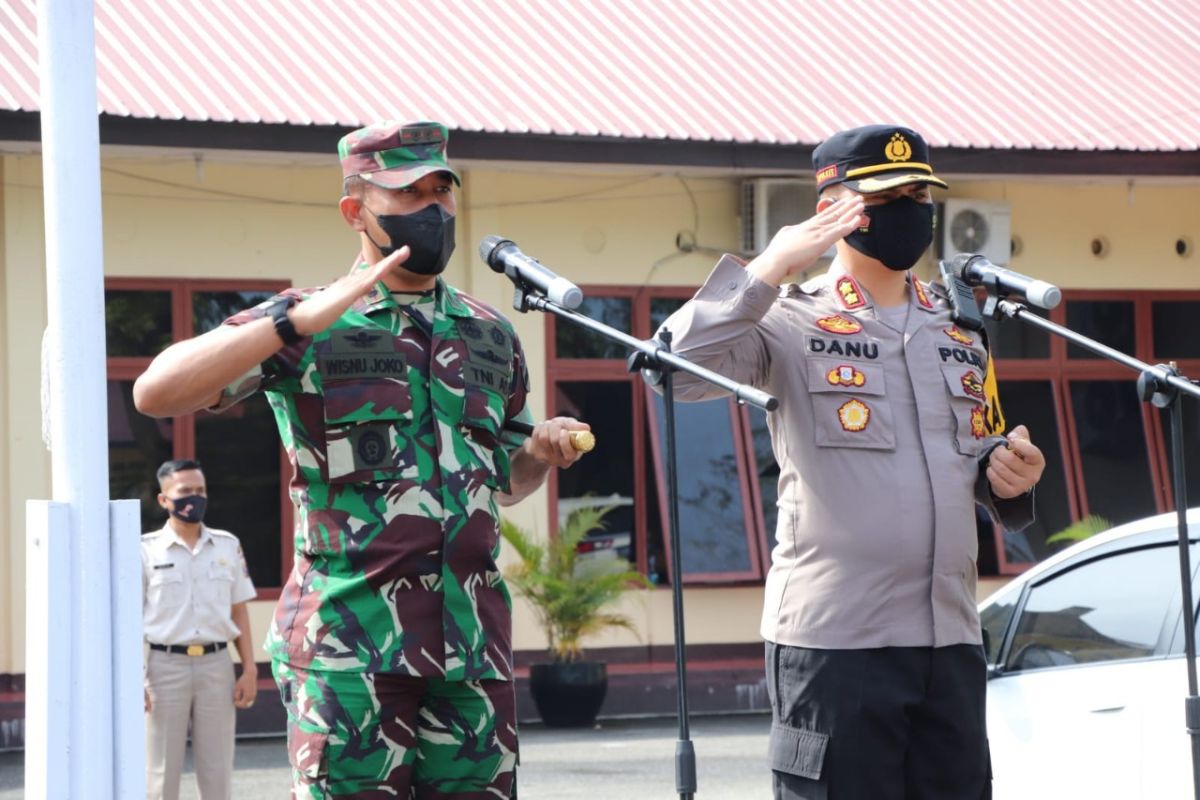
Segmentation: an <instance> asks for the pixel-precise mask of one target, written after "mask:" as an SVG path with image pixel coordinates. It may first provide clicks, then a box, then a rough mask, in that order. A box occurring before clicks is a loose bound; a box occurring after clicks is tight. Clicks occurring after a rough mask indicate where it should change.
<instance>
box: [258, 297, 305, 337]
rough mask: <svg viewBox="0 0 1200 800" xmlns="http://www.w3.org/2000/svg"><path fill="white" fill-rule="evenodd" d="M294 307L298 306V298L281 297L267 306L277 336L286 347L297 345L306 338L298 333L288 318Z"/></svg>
mask: <svg viewBox="0 0 1200 800" xmlns="http://www.w3.org/2000/svg"><path fill="white" fill-rule="evenodd" d="M294 305H296V298H294V297H280V298H279V299H278V300H276V301H274V302H273V303H271V305H269V306H267V313H268V314H269V315H270V316H271V320H272V321H273V322H274V323H275V334H276V335H277V336H278V337H279V338H280V339H282V340H283V343H284V345H293V344H296V342H299V341H300V340H301V339H303V338H304V337H302V336H301V335H300V334H298V333H296V326H295V325H293V324H292V320H291V319H290V318H289V317H288V310H289V309H290V308H291V307H292V306H294Z"/></svg>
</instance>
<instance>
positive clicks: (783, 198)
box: [741, 178, 834, 258]
mask: <svg viewBox="0 0 1200 800" xmlns="http://www.w3.org/2000/svg"><path fill="white" fill-rule="evenodd" d="M815 213H817V189H816V185H815V184H814V183H813V182H812V181H810V180H804V179H801V178H753V179H751V180H747V181H743V182H742V200H741V218H742V242H741V250H742V252H743V253H745V254H747V255H752V256H753V255H758V254H759V253H761V252H762V251H763V250H765V249H766V247H767V245H768V244H769V243H770V241H771V237H772V236H774V235H775V233H776V232H777V231H778V230H779V229H780V228H782V227H783V226H784V225H795V224H797V223H799V222H803V221H804V220H806V219H808V218H809V217H811V216H812V215H813V214H815ZM833 253H834V250H833V248H831V249H830V250H829V252H827V253H826V254H825V255H826V256H828V257H830V258H832V257H833Z"/></svg>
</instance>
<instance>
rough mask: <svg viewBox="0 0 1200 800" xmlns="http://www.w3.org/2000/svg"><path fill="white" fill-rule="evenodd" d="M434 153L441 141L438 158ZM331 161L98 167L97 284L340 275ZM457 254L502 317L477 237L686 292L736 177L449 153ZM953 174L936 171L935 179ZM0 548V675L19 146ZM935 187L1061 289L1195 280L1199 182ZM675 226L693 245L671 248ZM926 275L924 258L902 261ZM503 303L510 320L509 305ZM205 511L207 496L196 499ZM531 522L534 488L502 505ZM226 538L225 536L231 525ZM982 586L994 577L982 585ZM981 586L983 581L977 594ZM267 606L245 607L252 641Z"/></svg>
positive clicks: (2, 408)
mask: <svg viewBox="0 0 1200 800" xmlns="http://www.w3.org/2000/svg"><path fill="white" fill-rule="evenodd" d="M451 152H453V150H451ZM332 161H333V159H332V158H330V159H327V160H326V159H321V160H319V161H318V160H316V159H312V158H308V157H298V158H296V159H294V160H288V159H285V158H284V157H279V158H278V159H270V160H267V159H264V158H261V157H260V158H258V159H257V160H254V161H252V160H249V159H244V160H240V161H239V160H237V157H236V156H224V157H220V158H218V157H212V156H206V157H205V158H204V159H203V160H201V161H199V162H197V161H196V160H195V159H194V158H193V157H192V156H191V155H190V154H188V155H187V156H186V157H181V158H176V157H165V156H163V155H161V154H158V153H136V152H129V151H124V152H119V153H109V154H107V155H106V157H105V159H104V163H103V167H104V172H103V191H104V241H105V270H106V274H107V275H109V276H137V277H156V278H163V277H172V276H178V277H192V278H213V277H220V278H277V279H286V280H290V281H291V282H292V283H293V284H294V285H297V286H311V285H319V284H322V283H326V282H328V281H329V280H331V279H333V278H335V277H337V276H338V275H340V274H342V273H343V272H344V271H345V270H346V268H347V267H348V266H349V265H350V263H351V260H352V259H353V257H354V256H355V254H356V252H357V243H356V240H355V239H354V237H353V235H352V234H351V233H350V232H349V231H348V229H347V228H346V227H345V225H344V223H343V221H342V220H341V217H340V215H339V214H338V212H337V209H336V201H337V196H338V192H339V173H338V170H337V169H336V166H331V164H332ZM459 166H460V167H462V168H463V169H462V170H461V171H462V174H463V177H464V183H465V185H464V187H463V188H462V190H461V191H460V194H459V206H460V210H459V219H458V249H457V251H456V253H455V256H454V259H453V261H452V263H451V266H450V268H449V270H448V273H447V277H448V279H449V280H450V281H451V282H452V283H454V284H455V285H457V286H460V287H461V288H463V289H465V290H467V291H469V292H471V293H472V294H474V295H476V296H477V297H479V298H481V299H483V300H485V301H487V302H490V303H492V304H493V305H495V306H497V307H499V308H501V309H502V310H507V309H510V308H511V287H510V285H509V284H508V282H507V280H506V279H504V278H503V277H501V276H498V275H496V274H494V273H492V272H491V271H490V270H488V269H487V267H486V266H485V265H483V264H482V263H481V262H480V260H479V258H478V256H477V248H478V243H479V241H480V239H482V238H483V236H485V235H487V234H491V233H497V234H503V235H504V236H507V237H508V238H511V239H513V240H514V241H516V242H517V243H518V245H519V246H520V247H521V248H522V249H523V250H524V251H525V252H527V253H529V254H530V255H533V256H535V257H537V258H539V259H541V260H542V261H543V262H544V263H546V264H547V265H548V266H550V267H551V268H553V269H554V270H556V271H558V272H559V273H561V274H563V275H566V276H567V277H569V278H571V279H572V280H574V281H575V282H576V283H579V284H582V285H605V284H608V285H641V284H653V285H672V286H679V285H687V286H696V285H698V284H699V283H700V282H701V281H702V280H703V279H704V276H705V275H706V274H707V272H708V270H709V268H710V266H711V264H712V263H713V261H714V260H715V255H714V254H713V253H711V252H708V251H707V249H708V248H711V249H712V250H714V251H715V250H724V249H733V248H736V246H737V230H738V227H737V224H738V219H737V212H738V208H737V200H738V192H737V186H738V181H739V177H738V176H733V175H713V174H711V173H693V174H688V175H685V176H681V175H677V174H673V173H672V174H667V173H656V172H654V171H653V170H650V169H637V170H633V169H615V168H599V167H597V168H588V167H583V166H530V165H499V164H465V165H463V164H460V165H459ZM951 177H952V176H951ZM0 178H2V179H3V184H2V186H3V191H2V192H0V220H2V221H3V227H2V228H0V304H2V306H0V307H2V308H3V309H4V321H3V331H4V333H5V337H4V344H3V345H0V520H3V521H4V522H6V523H7V524H5V525H4V526H3V528H2V529H0V552H2V553H4V554H5V557H6V560H7V564H6V565H5V567H4V568H3V569H2V570H0V576H8V577H9V580H5V581H4V585H3V587H2V588H0V620H2V621H3V624H4V630H3V631H0V674H5V673H20V672H22V671H23V669H24V655H23V641H24V627H23V620H24V607H25V589H26V587H25V582H24V577H23V574H24V526H25V509H24V504H25V500H26V499H29V498H48V497H49V496H50V492H51V488H50V477H49V476H50V471H49V457H48V453H47V452H46V450H45V447H44V446H43V445H42V443H41V441H40V408H39V394H38V387H39V381H40V369H39V361H38V359H39V348H38V342H39V341H40V332H41V331H42V330H43V329H44V327H45V315H46V312H45V305H46V300H45V288H44V274H43V272H42V264H43V263H44V244H43V236H44V234H43V229H42V222H41V220H42V197H41V192H40V188H39V187H40V184H41V163H40V160H39V159H38V158H37V157H36V156H31V155H7V156H4V157H3V158H0ZM952 183H953V185H954V195H953V196H962V197H976V198H981V199H1007V200H1009V201H1010V202H1011V203H1012V218H1013V230H1014V233H1015V234H1016V235H1018V236H1019V237H1020V238H1021V240H1022V244H1023V249H1022V252H1021V254H1020V255H1018V256H1017V257H1016V258H1015V259H1014V260H1013V262H1012V267H1013V268H1014V269H1017V270H1020V271H1026V272H1030V273H1034V274H1036V275H1038V276H1040V277H1044V278H1045V279H1047V280H1050V281H1053V282H1056V283H1059V284H1060V285H1062V286H1063V287H1065V288H1084V287H1087V288H1121V287H1129V288H1134V287H1136V288H1181V289H1182V288H1188V289H1194V288H1196V286H1197V280H1196V271H1197V268H1198V267H1200V261H1198V260H1197V259H1196V258H1195V257H1193V258H1190V259H1180V258H1178V257H1177V256H1175V255H1174V251H1173V246H1174V241H1175V240H1176V239H1177V238H1178V237H1179V236H1181V235H1186V236H1189V237H1191V239H1192V240H1193V241H1196V240H1197V238H1198V237H1200V230H1197V228H1198V227H1200V221H1198V220H1197V218H1196V216H1195V214H1194V213H1191V214H1189V213H1188V210H1189V209H1193V210H1194V209H1195V208H1196V207H1197V206H1198V205H1200V181H1190V182H1159V183H1143V182H1138V184H1137V185H1136V187H1135V188H1134V189H1132V190H1131V189H1130V188H1129V187H1128V186H1127V185H1126V184H1125V183H1124V182H1113V181H1101V182H1089V181H1084V180H1074V181H1067V180H1036V181H1035V180H1011V181H1002V182H1001V181H984V180H970V181H952ZM680 233H684V234H685V236H688V235H690V237H691V238H692V239H693V240H694V241H696V242H697V244H698V245H699V246H700V250H698V251H697V252H693V253H691V254H683V253H680V252H679V251H678V250H677V249H676V237H677V235H678V234H680ZM1099 234H1103V235H1104V236H1106V237H1107V238H1108V240H1109V243H1110V245H1111V254H1110V255H1108V256H1107V257H1106V258H1104V259H1095V258H1093V257H1092V256H1091V254H1090V252H1089V249H1088V247H1089V242H1090V240H1091V239H1092V238H1093V237H1094V236H1096V235H1099ZM921 270H922V274H923V275H925V276H926V277H932V275H933V272H934V269H933V262H932V260H927V261H926V263H924V264H923V265H922V267H921ZM513 313H514V314H515V312H513ZM514 322H515V324H516V326H517V329H518V331H519V333H520V335H521V338H522V341H523V343H524V346H525V349H526V352H527V354H528V356H529V359H530V369H531V374H532V375H533V378H534V383H535V388H534V392H533V393H532V401H531V402H532V405H533V412H534V414H535V416H537V417H539V418H540V417H541V416H542V415H543V413H544V405H545V397H546V394H545V382H544V380H540V379H539V377H540V376H543V375H544V370H545V353H546V342H545V336H544V321H543V319H542V317H541V316H540V315H536V314H529V315H515V316H514ZM213 502H214V503H219V502H220V498H219V497H218V498H213ZM509 513H510V514H511V516H512V518H513V519H514V521H516V522H518V523H519V524H521V525H524V526H526V527H529V528H531V529H533V530H534V531H536V532H540V533H544V532H545V531H546V530H547V525H548V519H547V514H548V503H547V499H546V493H545V490H542V491H541V492H539V493H538V494H537V495H535V496H534V497H533V498H531V499H530V500H527V501H525V502H524V503H522V504H521V505H520V506H518V507H517V508H515V509H512V510H511V512H509ZM235 533H236V531H235ZM992 585H994V584H992ZM981 591H982V590H981ZM685 596H686V616H687V620H688V630H687V636H688V641H689V643H694V644H704V643H739V642H742V643H751V642H756V641H758V633H757V631H758V618H759V603H760V601H761V589H760V588H758V587H753V586H750V587H731V588H703V589H690V590H688V591H687V592H686V593H685ZM622 606H623V610H624V611H625V612H626V613H628V614H629V615H630V616H632V617H633V619H634V620H635V624H636V627H637V629H638V634H637V635H634V634H633V633H630V632H627V631H623V630H617V631H614V632H610V633H607V634H605V635H603V636H600V637H597V638H596V639H595V640H593V641H591V642H590V643H589V644H591V645H592V646H595V647H603V646H627V645H639V644H640V645H668V644H670V643H671V641H672V619H671V599H670V592H669V591H667V590H665V589H656V590H651V591H648V592H638V593H634V594H631V595H630V596H629V597H628V598H627V599H626V600H625V601H624V602H623V603H622ZM271 607H272V603H270V602H258V603H254V604H252V622H253V625H254V629H255V634H254V635H255V638H257V639H261V636H262V633H263V631H264V630H265V628H266V625H267V623H268V620H269V617H270V612H271ZM514 633H515V636H514V645H515V647H516V648H517V649H521V650H526V649H539V648H541V647H543V646H544V640H543V638H542V636H541V633H540V631H539V630H538V629H537V627H536V624H535V622H534V619H533V616H532V614H531V612H530V611H529V610H528V608H527V607H525V606H524V605H523V604H520V603H518V609H517V616H516V620H515V631H514Z"/></svg>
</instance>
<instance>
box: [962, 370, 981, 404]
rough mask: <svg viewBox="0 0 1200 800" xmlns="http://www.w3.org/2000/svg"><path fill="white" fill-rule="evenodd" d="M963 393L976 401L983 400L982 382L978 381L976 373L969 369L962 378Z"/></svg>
mask: <svg viewBox="0 0 1200 800" xmlns="http://www.w3.org/2000/svg"><path fill="white" fill-rule="evenodd" d="M962 387H963V391H964V392H966V393H967V394H969V395H971V397H974V398H975V399H976V400H984V399H985V398H984V395H983V381H981V380H980V379H979V375H978V373H976V372H975V370H973V369H969V370H967V371H966V372H964V373H963V376H962Z"/></svg>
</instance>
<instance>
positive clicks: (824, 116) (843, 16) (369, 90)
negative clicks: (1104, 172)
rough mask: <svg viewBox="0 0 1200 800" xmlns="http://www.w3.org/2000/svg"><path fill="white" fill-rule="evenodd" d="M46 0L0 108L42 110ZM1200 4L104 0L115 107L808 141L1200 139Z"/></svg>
mask: <svg viewBox="0 0 1200 800" xmlns="http://www.w3.org/2000/svg"><path fill="white" fill-rule="evenodd" d="M35 3H36V0H6V1H5V2H3V3H0V108H3V109H8V110H23V111H36V110H37V108H38V94H37V85H38V72H37V30H36V28H37V15H36V4H35ZM1198 34H1200V0H1097V1H1096V2H1091V3H1083V2H1078V3H1077V2H1068V0H960V1H959V2H954V3H949V2H927V3H913V2H895V0H893V1H892V2H878V1H877V0H833V1H831V0H825V2H812V1H811V0H810V1H808V2H799V1H798V0H792V1H791V2H788V0H779V1H778V2H775V1H773V0H761V1H760V2H749V0H688V1H686V2H685V0H674V1H667V0H593V1H592V2H574V1H573V0H510V1H509V2H495V0H455V2H421V3H416V2H408V1H407V0H392V2H376V3H373V4H361V3H353V2H349V3H348V2H337V1H336V0H97V2H96V41H97V71H98V81H99V83H98V97H99V105H100V110H101V111H102V112H104V113H107V114H112V115H118V116H128V117H141V118H162V119H183V120H194V121H225V122H248V123H258V122H264V123H283V124H290V125H313V124H320V125H345V126H357V125H359V124H362V123H366V122H371V121H375V120H378V119H385V118H390V117H399V118H430V119H438V120H442V121H444V122H446V123H447V124H449V125H450V126H451V127H452V128H456V129H460V130H473V131H484V132H495V133H542V134H557V135H564V136H569V135H585V136H614V137H628V138H650V139H680V140H698V141H731V142H755V143H769V144H813V143H816V142H818V141H820V140H821V139H823V138H825V136H827V135H828V134H829V133H830V132H832V131H834V130H836V129H838V128H842V127H848V126H853V125H858V124H865V123H869V122H883V121H888V122H893V121H894V122H901V123H904V124H908V125H911V126H912V127H914V128H917V129H918V130H921V131H922V132H923V133H925V135H926V137H927V138H928V139H929V141H930V143H931V144H933V145H936V146H957V147H974V148H1050V149H1082V150H1092V149H1102V150H1107V149H1129V150H1159V151H1169V150H1195V149H1197V145H1198V144H1200V93H1197V91H1196V89H1195V86H1194V82H1195V78H1196V76H1198V75H1200V35H1198Z"/></svg>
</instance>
